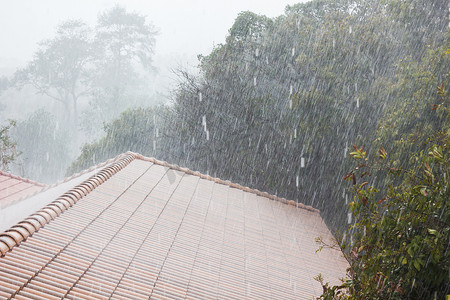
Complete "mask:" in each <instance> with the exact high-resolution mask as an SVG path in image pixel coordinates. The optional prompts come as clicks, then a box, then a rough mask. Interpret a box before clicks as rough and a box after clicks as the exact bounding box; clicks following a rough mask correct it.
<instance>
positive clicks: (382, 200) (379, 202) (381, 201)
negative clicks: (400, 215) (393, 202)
mask: <svg viewBox="0 0 450 300" xmlns="http://www.w3.org/2000/svg"><path fill="white" fill-rule="evenodd" d="M385 200H386V197H384V198H383V199H381V200H380V201H378V202H377V203H378V204H381V203H383V202H384V201H385Z"/></svg>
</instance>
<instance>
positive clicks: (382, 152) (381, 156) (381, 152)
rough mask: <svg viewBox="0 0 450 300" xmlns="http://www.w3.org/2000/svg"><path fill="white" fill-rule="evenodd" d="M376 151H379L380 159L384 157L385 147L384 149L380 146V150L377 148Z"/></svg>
mask: <svg viewBox="0 0 450 300" xmlns="http://www.w3.org/2000/svg"><path fill="white" fill-rule="evenodd" d="M378 153H380V158H381V159H385V158H386V155H387V152H386V149H384V147H383V146H381V147H380V150H378Z"/></svg>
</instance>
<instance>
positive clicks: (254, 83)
mask: <svg viewBox="0 0 450 300" xmlns="http://www.w3.org/2000/svg"><path fill="white" fill-rule="evenodd" d="M253 85H254V86H256V77H254V78H253Z"/></svg>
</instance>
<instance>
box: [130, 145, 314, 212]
mask: <svg viewBox="0 0 450 300" xmlns="http://www.w3.org/2000/svg"><path fill="white" fill-rule="evenodd" d="M127 153H129V154H131V155H133V156H134V157H135V158H137V159H140V160H144V161H149V162H152V163H154V164H156V165H161V166H164V167H168V168H170V169H173V170H177V171H181V172H184V173H186V174H189V175H194V176H198V177H200V178H202V179H206V180H210V181H214V182H216V183H219V184H223V185H227V186H229V187H232V188H235V189H238V190H242V191H244V192H247V193H252V194H256V195H258V196H261V197H265V198H268V199H270V200H274V201H279V202H282V203H284V204H288V205H292V206H295V207H297V208H302V209H305V210H307V211H310V212H314V213H319V214H320V210H319V209H317V208H314V207H312V206H310V205H305V204H303V203H300V202H296V201H294V200H287V199H286V198H282V197H278V196H275V195H272V194H269V193H267V192H262V191H260V190H257V189H252V188H249V187H247V186H242V185H240V184H238V183H233V182H231V181H229V180H222V179H220V178H218V177H212V176H209V175H205V174H202V173H200V172H198V171H192V170H190V169H188V168H183V167H180V166H178V165H174V164H169V163H168V162H166V161H160V160H157V159H156V158H154V157H146V156H143V155H142V154H139V153H134V152H131V151H129V152H127Z"/></svg>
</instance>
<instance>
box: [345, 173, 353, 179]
mask: <svg viewBox="0 0 450 300" xmlns="http://www.w3.org/2000/svg"><path fill="white" fill-rule="evenodd" d="M352 174H353V172H350V173H348V174H347V175H345V177H344V180H347V179H348V178H349V177H350V176H352Z"/></svg>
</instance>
